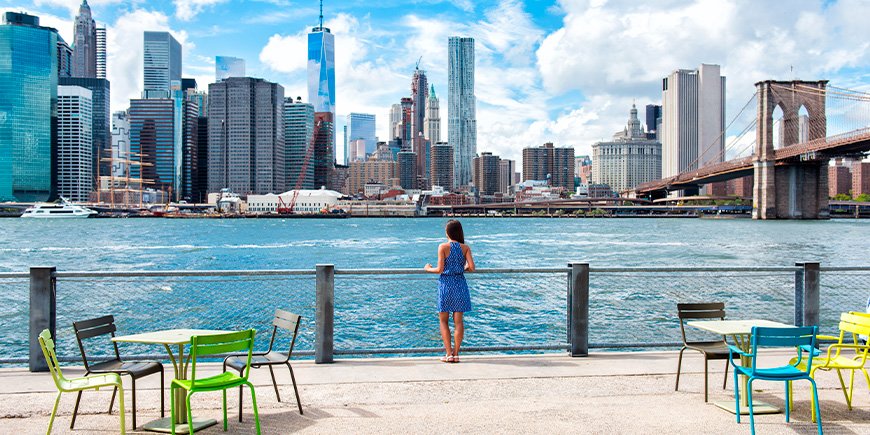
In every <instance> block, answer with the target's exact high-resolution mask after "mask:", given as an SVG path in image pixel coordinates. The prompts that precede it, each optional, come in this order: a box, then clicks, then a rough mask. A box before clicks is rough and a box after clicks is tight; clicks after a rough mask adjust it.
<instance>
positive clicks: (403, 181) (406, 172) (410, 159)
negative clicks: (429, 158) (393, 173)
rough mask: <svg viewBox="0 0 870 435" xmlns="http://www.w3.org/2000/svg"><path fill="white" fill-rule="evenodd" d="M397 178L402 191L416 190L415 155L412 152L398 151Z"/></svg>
mask: <svg viewBox="0 0 870 435" xmlns="http://www.w3.org/2000/svg"><path fill="white" fill-rule="evenodd" d="M397 160H398V165H397V166H398V168H397V170H398V178H399V185H400V186H402V189H405V190H408V189H416V188H417V154H416V153H414V152H412V151H400V152H399V154H398V159H397Z"/></svg>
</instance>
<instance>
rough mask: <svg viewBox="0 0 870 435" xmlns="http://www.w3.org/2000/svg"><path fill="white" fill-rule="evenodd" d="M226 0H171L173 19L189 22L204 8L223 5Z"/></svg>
mask: <svg viewBox="0 0 870 435" xmlns="http://www.w3.org/2000/svg"><path fill="white" fill-rule="evenodd" d="M226 1H227V0H172V3H174V4H175V17H176V18H178V19H179V20H182V21H190V20H192V19H193V18H195V17H196V16H197V15H199V13H200V12H202V11H203V10H205V8H207V7H210V6H214V5H216V4H219V3H224V2H226Z"/></svg>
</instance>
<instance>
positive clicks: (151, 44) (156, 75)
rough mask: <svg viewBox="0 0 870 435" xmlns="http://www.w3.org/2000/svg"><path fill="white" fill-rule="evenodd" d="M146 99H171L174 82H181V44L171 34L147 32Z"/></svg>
mask: <svg viewBox="0 0 870 435" xmlns="http://www.w3.org/2000/svg"><path fill="white" fill-rule="evenodd" d="M143 68H144V76H145V90H144V92H143V93H142V96H143V97H144V98H169V97H170V93H169V92H170V88H171V84H172V82H173V81H178V82H179V83H180V82H181V44H179V43H178V41H176V40H175V38H173V37H172V35H170V34H169V32H145V51H144V56H143Z"/></svg>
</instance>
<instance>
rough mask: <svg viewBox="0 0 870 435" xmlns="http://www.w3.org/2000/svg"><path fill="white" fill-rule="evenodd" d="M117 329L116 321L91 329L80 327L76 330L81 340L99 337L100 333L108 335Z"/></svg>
mask: <svg viewBox="0 0 870 435" xmlns="http://www.w3.org/2000/svg"><path fill="white" fill-rule="evenodd" d="M115 331H117V328H116V327H115V324H114V323H110V324H108V325H101V326H98V327H96V328H90V329H78V330H76V336H77V337H78V338H79V339H80V340H86V339H88V338H93V337H98V336H100V335H108V334H111V333H113V332H115Z"/></svg>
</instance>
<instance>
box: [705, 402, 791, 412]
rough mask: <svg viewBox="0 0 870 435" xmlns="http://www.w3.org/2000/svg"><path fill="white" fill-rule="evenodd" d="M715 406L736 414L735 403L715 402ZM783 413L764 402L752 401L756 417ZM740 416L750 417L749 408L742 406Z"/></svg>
mask: <svg viewBox="0 0 870 435" xmlns="http://www.w3.org/2000/svg"><path fill="white" fill-rule="evenodd" d="M713 404H714V405H716V406H718V407H719V408H722V409H724V410H726V411H728V412H730V413H732V414H734V401H733V400H730V401H722V402H713ZM780 412H782V411H781V410H780V409H779V408H777V407H775V406H773V405H771V404H769V403H764V402H759V401H758V400H753V401H752V413H753V414H756V415H760V414H779V413H780ZM740 415H749V408H748V407H747V406H745V405H743V404H741V405H740Z"/></svg>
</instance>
